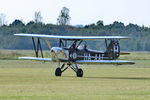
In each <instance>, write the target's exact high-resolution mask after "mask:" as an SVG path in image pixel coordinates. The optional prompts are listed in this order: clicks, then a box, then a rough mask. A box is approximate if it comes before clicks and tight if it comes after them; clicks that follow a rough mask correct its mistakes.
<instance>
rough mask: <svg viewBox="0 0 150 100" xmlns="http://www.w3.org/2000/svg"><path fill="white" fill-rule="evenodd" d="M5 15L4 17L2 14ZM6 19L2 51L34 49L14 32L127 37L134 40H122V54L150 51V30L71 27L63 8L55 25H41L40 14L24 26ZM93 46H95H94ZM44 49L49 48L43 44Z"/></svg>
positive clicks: (133, 26)
mask: <svg viewBox="0 0 150 100" xmlns="http://www.w3.org/2000/svg"><path fill="white" fill-rule="evenodd" d="M3 16H4V15H3ZM4 19H5V18H1V16H0V21H1V20H2V21H1V22H3V23H1V22H0V23H1V24H0V48H1V49H32V48H33V47H32V41H31V39H30V38H22V37H21V38H20V37H15V36H14V35H13V34H15V33H31V34H48V35H76V36H79V35H80V36H91V35H94V36H116V35H119V36H128V37H130V38H131V39H129V40H122V41H120V45H121V49H122V50H123V51H150V39H149V38H150V28H149V27H145V26H139V25H136V24H132V23H130V24H128V25H124V23H122V22H118V21H115V22H114V23H112V24H109V25H104V22H103V21H102V20H99V21H97V22H95V23H92V24H89V25H85V26H82V25H76V26H72V25H70V20H71V17H70V16H69V9H68V8H66V7H64V8H63V9H62V10H61V12H60V15H59V16H58V18H57V23H56V24H45V23H43V22H42V19H43V17H42V15H41V12H35V14H34V20H33V21H30V22H28V23H27V24H25V23H23V21H22V20H19V19H16V20H14V21H13V22H12V23H11V24H9V25H6V24H4V23H5V20H4ZM51 42H53V43H52V44H54V45H57V42H58V41H57V40H54V41H53V40H52V41H51ZM93 44H94V45H93ZM100 44H101V43H100V42H89V45H90V47H92V48H97V47H100ZM43 48H44V49H47V48H46V46H45V45H44V47H43Z"/></svg>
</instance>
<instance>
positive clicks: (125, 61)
mask: <svg viewBox="0 0 150 100" xmlns="http://www.w3.org/2000/svg"><path fill="white" fill-rule="evenodd" d="M75 63H78V64H118V65H123V64H129V65H130V64H134V62H133V61H127V60H76V61H75Z"/></svg>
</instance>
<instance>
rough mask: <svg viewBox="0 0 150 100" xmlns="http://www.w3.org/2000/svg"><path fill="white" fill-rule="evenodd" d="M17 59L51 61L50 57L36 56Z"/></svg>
mask: <svg viewBox="0 0 150 100" xmlns="http://www.w3.org/2000/svg"><path fill="white" fill-rule="evenodd" d="M19 59H23V60H37V61H52V59H51V58H38V57H19Z"/></svg>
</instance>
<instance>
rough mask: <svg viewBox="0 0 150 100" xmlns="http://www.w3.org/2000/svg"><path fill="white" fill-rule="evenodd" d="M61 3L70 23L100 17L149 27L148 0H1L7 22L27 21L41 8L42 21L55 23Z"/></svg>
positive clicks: (0, 10)
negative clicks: (66, 10) (66, 11)
mask: <svg viewBox="0 0 150 100" xmlns="http://www.w3.org/2000/svg"><path fill="white" fill-rule="evenodd" d="M62 7H67V8H68V9H69V10H70V12H69V15H70V17H71V21H70V23H71V25H80V24H83V25H87V24H92V23H96V22H97V21H98V20H103V21H104V24H105V25H108V24H112V23H113V22H114V21H119V22H123V23H125V25H127V24H129V23H133V24H138V25H141V26H142V25H144V26H148V27H150V0H0V13H4V14H6V20H7V23H8V24H9V23H12V22H13V21H14V20H15V19H20V20H22V21H23V22H24V23H28V22H29V21H31V20H33V18H34V17H33V16H34V12H35V11H41V14H42V17H43V22H44V23H52V24H56V22H57V18H58V16H59V13H60V10H61V9H62Z"/></svg>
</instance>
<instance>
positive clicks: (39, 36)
mask: <svg viewBox="0 0 150 100" xmlns="http://www.w3.org/2000/svg"><path fill="white" fill-rule="evenodd" d="M14 35H15V36H24V37H38V38H50V39H70V40H73V39H81V40H96V39H129V37H125V36H59V35H43V34H27V33H19V34H14Z"/></svg>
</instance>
